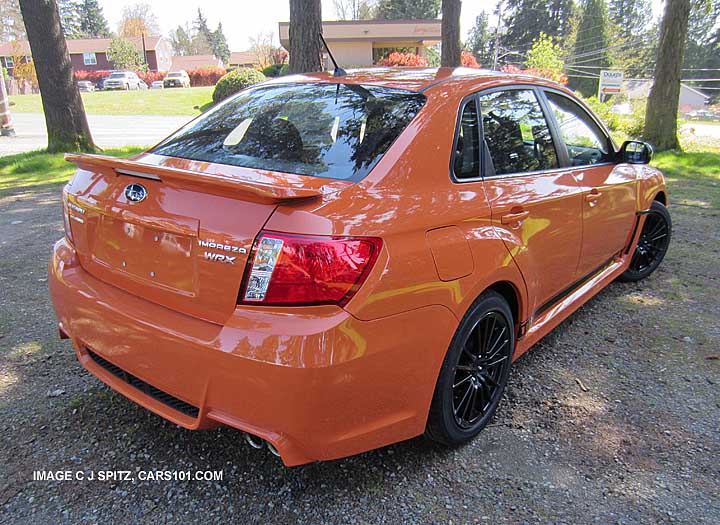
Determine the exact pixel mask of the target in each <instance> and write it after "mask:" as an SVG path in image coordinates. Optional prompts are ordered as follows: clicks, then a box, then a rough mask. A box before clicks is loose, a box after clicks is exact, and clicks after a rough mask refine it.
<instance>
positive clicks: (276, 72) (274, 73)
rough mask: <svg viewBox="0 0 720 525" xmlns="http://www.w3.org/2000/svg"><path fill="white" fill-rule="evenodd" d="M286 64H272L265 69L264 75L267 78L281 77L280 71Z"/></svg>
mask: <svg viewBox="0 0 720 525" xmlns="http://www.w3.org/2000/svg"><path fill="white" fill-rule="evenodd" d="M284 65H285V64H271V65H269V66H268V67H266V68H263V70H262V72H263V75H265V76H266V77H279V76H280V71H282V67H283V66H284Z"/></svg>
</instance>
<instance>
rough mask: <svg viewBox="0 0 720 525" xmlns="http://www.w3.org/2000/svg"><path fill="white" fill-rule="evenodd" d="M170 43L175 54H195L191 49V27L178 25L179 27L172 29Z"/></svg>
mask: <svg viewBox="0 0 720 525" xmlns="http://www.w3.org/2000/svg"><path fill="white" fill-rule="evenodd" d="M170 45H172V49H173V54H175V55H181V56H186V55H194V54H195V53H193V52H192V51H191V47H192V37H191V36H190V29H189V28H187V27H183V26H177V29H175V30H174V31H170Z"/></svg>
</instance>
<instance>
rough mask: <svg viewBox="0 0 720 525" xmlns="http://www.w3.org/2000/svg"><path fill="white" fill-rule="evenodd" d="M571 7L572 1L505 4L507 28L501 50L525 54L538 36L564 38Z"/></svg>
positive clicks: (513, 1)
mask: <svg viewBox="0 0 720 525" xmlns="http://www.w3.org/2000/svg"><path fill="white" fill-rule="evenodd" d="M574 7H575V6H574V2H573V1H572V0H550V1H548V0H508V1H507V5H506V6H505V10H504V12H503V19H504V22H505V25H506V27H507V31H506V33H505V35H504V36H503V46H504V47H506V48H508V49H511V50H513V51H517V52H520V53H526V52H527V51H529V50H530V48H531V47H532V44H533V42H534V41H535V40H537V39H538V37H539V36H540V33H541V32H542V33H544V34H545V35H547V36H551V37H566V36H567V35H568V33H569V30H570V24H571V20H572V18H573V17H572V14H573V10H574Z"/></svg>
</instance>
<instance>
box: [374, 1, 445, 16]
mask: <svg viewBox="0 0 720 525" xmlns="http://www.w3.org/2000/svg"><path fill="white" fill-rule="evenodd" d="M439 13H440V0H380V2H379V3H378V6H377V9H376V13H375V15H376V16H377V18H379V19H381V20H402V19H405V20H426V19H427V20H429V19H433V18H437V17H438V14H439Z"/></svg>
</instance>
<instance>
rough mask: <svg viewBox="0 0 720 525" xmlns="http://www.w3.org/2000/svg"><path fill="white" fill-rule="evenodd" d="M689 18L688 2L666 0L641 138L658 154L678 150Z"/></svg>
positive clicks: (683, 0) (685, 0)
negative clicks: (682, 71) (683, 70)
mask: <svg viewBox="0 0 720 525" xmlns="http://www.w3.org/2000/svg"><path fill="white" fill-rule="evenodd" d="M689 16H690V0H667V1H666V3H665V14H664V15H663V20H662V23H661V25H660V45H659V47H658V57H657V62H656V65H655V79H654V81H653V85H652V88H650V95H649V96H648V100H647V108H646V110H645V133H644V137H645V139H646V140H647V141H649V142H650V143H651V144H652V145H653V146H654V147H655V149H656V150H657V151H663V150H668V149H675V148H677V147H679V145H680V143H679V142H678V137H677V112H678V104H679V100H680V78H681V77H680V73H681V70H682V63H683V55H684V53H685V39H686V37H687V30H688V18H689Z"/></svg>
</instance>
